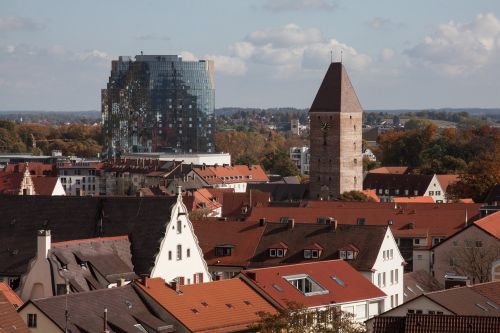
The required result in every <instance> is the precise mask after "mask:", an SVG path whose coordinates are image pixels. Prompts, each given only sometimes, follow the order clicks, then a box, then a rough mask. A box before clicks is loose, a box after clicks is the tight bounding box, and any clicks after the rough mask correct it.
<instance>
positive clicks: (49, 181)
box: [31, 176, 59, 195]
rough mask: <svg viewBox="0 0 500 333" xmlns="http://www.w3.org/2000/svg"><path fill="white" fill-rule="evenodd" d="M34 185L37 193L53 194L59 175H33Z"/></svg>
mask: <svg viewBox="0 0 500 333" xmlns="http://www.w3.org/2000/svg"><path fill="white" fill-rule="evenodd" d="M31 179H32V180H33V185H35V193H36V194H37V195H52V193H53V192H54V188H55V187H56V184H57V181H58V179H59V178H57V177H50V176H47V177H31Z"/></svg>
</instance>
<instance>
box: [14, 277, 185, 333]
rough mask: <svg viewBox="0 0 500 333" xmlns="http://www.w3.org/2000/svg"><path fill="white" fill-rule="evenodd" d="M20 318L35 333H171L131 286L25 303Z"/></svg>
mask: <svg viewBox="0 0 500 333" xmlns="http://www.w3.org/2000/svg"><path fill="white" fill-rule="evenodd" d="M19 314H20V315H21V317H22V319H23V320H24V322H25V323H26V325H27V326H28V327H29V328H30V330H31V332H33V333H37V332H40V333H64V332H74V333H76V332H86V333H102V332H109V333H123V332H125V333H136V332H148V333H171V332H176V331H175V329H174V328H173V325H172V323H171V322H168V321H165V320H163V319H162V318H161V313H157V312H154V311H153V310H152V309H150V308H149V307H148V306H147V305H146V303H145V302H144V301H143V300H142V299H141V297H140V296H139V295H138V293H137V292H136V291H135V289H134V287H132V285H127V286H123V287H118V288H110V289H100V290H94V291H88V292H82V293H77V294H68V295H61V296H55V297H49V298H42V299H35V300H30V301H28V302H26V303H25V304H24V305H23V306H22V307H21V308H20V309H19Z"/></svg>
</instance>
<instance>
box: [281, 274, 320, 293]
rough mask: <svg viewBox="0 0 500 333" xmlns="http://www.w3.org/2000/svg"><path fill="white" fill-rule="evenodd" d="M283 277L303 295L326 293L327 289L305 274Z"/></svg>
mask: <svg viewBox="0 0 500 333" xmlns="http://www.w3.org/2000/svg"><path fill="white" fill-rule="evenodd" d="M283 278H284V279H285V280H286V281H287V282H288V283H290V284H291V285H292V286H294V287H295V288H296V289H297V290H298V291H300V292H301V293H303V294H304V295H305V296H315V295H323V294H328V290H327V289H325V288H324V287H323V286H321V285H320V284H319V283H318V282H316V281H314V280H313V279H312V278H311V277H310V276H308V275H307V274H297V275H289V276H284V277H283Z"/></svg>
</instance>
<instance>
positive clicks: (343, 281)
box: [240, 259, 387, 322]
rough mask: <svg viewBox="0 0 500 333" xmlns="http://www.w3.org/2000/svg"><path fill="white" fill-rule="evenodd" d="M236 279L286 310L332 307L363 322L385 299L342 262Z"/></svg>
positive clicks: (266, 270)
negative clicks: (291, 304)
mask: <svg viewBox="0 0 500 333" xmlns="http://www.w3.org/2000/svg"><path fill="white" fill-rule="evenodd" d="M240 278H241V279H243V281H245V282H246V283H248V284H249V285H250V286H252V287H253V288H254V289H255V290H257V291H258V292H259V293H260V294H261V295H263V296H264V297H266V298H267V299H269V300H270V301H271V302H273V303H276V304H277V305H278V306H279V307H282V308H287V307H288V304H287V302H296V303H297V304H301V305H302V306H304V307H306V308H307V309H308V310H324V309H326V308H329V307H336V308H338V309H339V310H342V311H344V312H348V313H351V314H352V315H353V316H354V318H353V319H354V320H355V321H358V322H363V321H365V320H367V319H368V318H371V317H373V316H376V315H378V314H380V313H381V310H382V309H383V308H384V303H385V301H384V300H385V298H387V296H386V295H385V294H384V292H382V291H381V290H380V289H379V288H377V287H376V286H374V285H373V284H372V283H371V282H370V281H368V280H367V279H366V278H365V277H364V276H363V275H362V274H361V273H359V272H358V271H356V270H355V269H354V268H353V267H352V266H351V265H349V264H348V263H347V261H344V260H340V259H338V260H327V261H322V262H313V263H303V264H292V265H284V266H276V267H268V268H260V269H250V270H245V271H242V272H241V274H240Z"/></svg>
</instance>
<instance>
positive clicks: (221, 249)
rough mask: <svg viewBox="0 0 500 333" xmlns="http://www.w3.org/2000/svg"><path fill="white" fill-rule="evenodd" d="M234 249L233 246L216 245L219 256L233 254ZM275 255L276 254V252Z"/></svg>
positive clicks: (216, 253)
mask: <svg viewBox="0 0 500 333" xmlns="http://www.w3.org/2000/svg"><path fill="white" fill-rule="evenodd" d="M232 250H233V247H232V246H216V247H215V255H216V256H217V257H228V256H230V255H231V253H232ZM274 256H276V254H275V255H274Z"/></svg>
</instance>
